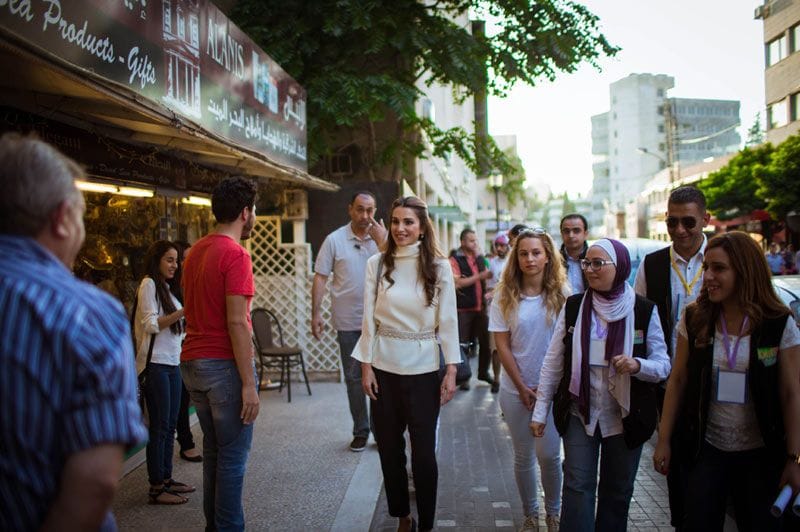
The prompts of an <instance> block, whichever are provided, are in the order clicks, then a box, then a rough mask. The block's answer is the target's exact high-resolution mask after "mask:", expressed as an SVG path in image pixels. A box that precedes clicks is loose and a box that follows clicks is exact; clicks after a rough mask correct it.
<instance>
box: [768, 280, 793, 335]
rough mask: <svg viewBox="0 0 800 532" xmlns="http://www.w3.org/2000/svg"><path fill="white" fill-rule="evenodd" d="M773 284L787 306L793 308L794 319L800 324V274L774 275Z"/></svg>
mask: <svg viewBox="0 0 800 532" xmlns="http://www.w3.org/2000/svg"><path fill="white" fill-rule="evenodd" d="M772 286H774V287H775V292H776V293H777V294H778V297H780V298H781V301H783V302H784V303H785V304H786V306H787V307H789V308H790V309H792V314H794V319H795V321H796V322H797V325H798V326H800V275H776V276H773V277H772Z"/></svg>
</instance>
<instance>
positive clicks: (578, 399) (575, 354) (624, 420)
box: [531, 238, 670, 532]
mask: <svg viewBox="0 0 800 532" xmlns="http://www.w3.org/2000/svg"><path fill="white" fill-rule="evenodd" d="M581 269H582V270H583V271H584V272H585V275H586V280H587V282H588V284H589V288H588V289H587V290H586V292H584V293H582V294H576V295H574V296H570V297H569V298H567V302H566V304H565V305H564V309H563V310H562V311H561V314H560V315H559V317H558V320H557V323H556V329H555V332H554V333H553V339H552V341H551V342H550V346H549V347H548V349H547V355H545V359H544V364H543V365H542V372H541V375H540V377H539V388H538V390H537V401H536V405H535V406H534V410H533V416H532V418H531V419H532V422H531V430H532V431H533V433H534V435H535V436H537V437H542V436H543V435H544V431H545V425H546V423H547V414H548V411H549V409H550V405H551V403H552V405H553V419H554V424H555V426H556V428H557V429H558V432H559V433H560V434H561V436H562V437H563V438H564V489H563V495H562V499H561V530H564V531H565V532H581V531H585V530H625V529H626V526H627V523H628V508H629V507H630V502H631V496H632V495H633V481H634V479H635V478H636V471H637V468H638V466H639V457H640V456H641V453H642V445H643V444H644V442H645V441H647V440H648V439H649V438H650V436H651V435H652V434H653V431H654V430H655V427H656V395H655V383H657V382H659V381H662V380H664V379H665V378H667V376H668V375H669V369H670V363H669V357H668V356H667V345H666V343H665V342H664V333H663V331H662V330H661V321H660V320H659V318H658V313H657V312H656V308H655V305H654V304H653V303H652V302H651V301H648V300H646V299H644V298H642V297H640V296H637V295H636V294H635V293H634V291H633V288H632V287H631V286H630V285H629V284H628V283H627V279H628V275H630V272H631V260H630V255H629V253H628V250H627V248H626V247H625V246H624V245H623V244H622V243H621V242H619V241H617V240H612V239H607V238H604V239H601V240H598V241H597V242H595V243H594V244H592V245H591V246H589V249H588V251H587V252H586V257H585V258H584V259H583V260H582V261H581ZM598 462H599V465H600V481H599V483H598V479H597V467H598ZM595 494H597V500H595ZM595 508H597V511H596V513H595Z"/></svg>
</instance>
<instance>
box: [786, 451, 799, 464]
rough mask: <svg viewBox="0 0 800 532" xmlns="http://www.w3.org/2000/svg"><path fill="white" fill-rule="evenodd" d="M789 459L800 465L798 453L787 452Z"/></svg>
mask: <svg viewBox="0 0 800 532" xmlns="http://www.w3.org/2000/svg"><path fill="white" fill-rule="evenodd" d="M787 456H788V457H789V460H790V461H791V462H794V463H795V464H797V465H800V453H787Z"/></svg>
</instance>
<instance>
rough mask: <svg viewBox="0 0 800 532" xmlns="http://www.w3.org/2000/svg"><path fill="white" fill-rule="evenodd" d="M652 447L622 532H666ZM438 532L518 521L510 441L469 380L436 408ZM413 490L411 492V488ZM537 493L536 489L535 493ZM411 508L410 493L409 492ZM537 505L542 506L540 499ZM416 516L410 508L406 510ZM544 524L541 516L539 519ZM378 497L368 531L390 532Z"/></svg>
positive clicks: (662, 489)
mask: <svg viewBox="0 0 800 532" xmlns="http://www.w3.org/2000/svg"><path fill="white" fill-rule="evenodd" d="M652 454H653V447H652V446H651V445H650V444H645V447H644V450H643V452H642V458H641V461H640V465H639V472H638V474H637V477H636V483H635V486H634V496H633V501H632V502H631V507H630V514H629V519H628V530H632V531H637V530H642V531H644V530H647V531H653V530H657V531H661V530H664V531H671V530H673V529H672V527H671V526H670V525H669V514H668V512H669V505H668V502H667V486H666V481H665V479H664V477H663V476H661V475H660V474H658V473H656V472H655V471H653V468H652ZM438 465H439V492H438V501H437V511H436V528H437V529H438V530H442V531H445V530H451V529H452V530H459V531H473V530H474V531H478V530H481V531H482V530H513V529H518V528H519V527H521V526H522V521H523V520H524V516H523V514H522V506H521V503H520V500H519V495H518V493H517V487H516V483H515V481H514V471H513V451H512V449H511V440H510V436H509V434H508V429H507V428H506V425H505V422H504V421H503V419H502V417H501V413H500V406H499V404H498V402H497V395H494V394H491V393H490V391H489V387H488V386H487V385H485V384H483V383H480V384H475V380H473V381H472V389H471V390H470V391H458V392H457V394H456V396H455V398H454V399H453V401H451V402H450V403H449V404H448V405H446V406H445V407H444V408H442V413H441V417H440V428H439V451H438ZM412 489H413V487H412ZM540 493H541V488H540ZM411 498H412V507H413V503H414V501H413V492H412V497H411ZM540 506H541V507H544V503H543V501H541V500H540ZM412 514H413V515H415V516H416V509H412ZM541 518H542V522H541V525H544V521H543V519H544V516H543V515H542V516H541ZM396 527H397V520H396V519H394V518H391V517H389V515H388V513H387V506H386V497H385V494H384V493H383V492H382V493H381V497H380V500H379V501H378V505H377V507H376V509H375V515H374V517H373V520H372V525H371V527H370V530H372V531H380V532H389V531H394V530H396Z"/></svg>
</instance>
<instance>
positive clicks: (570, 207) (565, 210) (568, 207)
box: [561, 192, 578, 218]
mask: <svg viewBox="0 0 800 532" xmlns="http://www.w3.org/2000/svg"><path fill="white" fill-rule="evenodd" d="M577 210H578V209H577V207H575V203H574V202H573V201H572V200H570V199H569V196H568V195H567V193H566V192H564V206H563V207H562V208H561V217H562V218H563V217H564V216H566V215H567V214H572V213H574V212H577Z"/></svg>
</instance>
